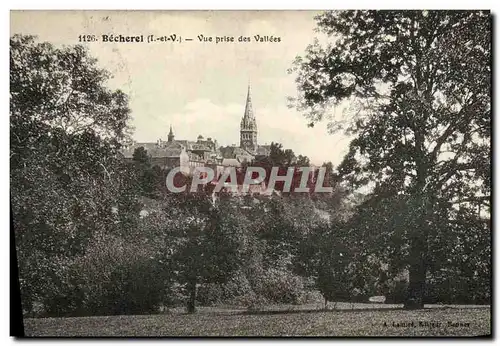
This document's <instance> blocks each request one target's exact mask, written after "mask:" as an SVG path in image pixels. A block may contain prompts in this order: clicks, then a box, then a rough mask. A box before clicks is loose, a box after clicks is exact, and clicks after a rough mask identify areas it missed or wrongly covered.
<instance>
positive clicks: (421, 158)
mask: <svg viewBox="0 0 500 346" xmlns="http://www.w3.org/2000/svg"><path fill="white" fill-rule="evenodd" d="M317 23H318V27H319V30H321V31H322V32H323V33H325V34H326V35H328V37H329V38H330V40H331V41H330V43H329V44H328V45H326V46H323V45H321V44H320V43H319V42H315V43H314V44H313V45H310V46H309V47H308V48H307V51H306V54H305V55H304V56H303V57H298V58H297V60H296V61H295V64H294V69H293V70H294V71H296V72H297V73H298V77H297V83H298V89H299V97H298V99H297V100H296V106H297V107H298V109H299V110H301V111H304V112H305V116H306V117H308V119H309V120H310V121H311V125H314V124H315V123H316V122H318V121H321V120H322V119H324V118H325V115H326V117H327V118H329V120H330V125H331V128H332V129H333V130H334V131H336V130H344V131H345V132H347V133H348V134H351V135H354V136H355V138H354V140H353V141H352V142H351V144H350V150H349V153H348V154H347V155H346V157H345V158H344V161H343V162H342V164H341V165H340V167H338V173H339V175H340V176H342V177H343V178H344V181H345V182H349V183H350V184H351V186H352V187H353V188H357V187H360V186H367V185H368V186H371V189H372V193H371V195H370V199H372V201H371V202H369V203H370V204H371V205H372V206H373V208H372V209H371V217H372V219H371V221H377V222H376V223H377V224H379V228H377V229H378V230H379V235H380V237H379V238H378V239H385V238H387V237H389V238H391V237H392V238H393V239H392V240H391V242H389V243H385V244H384V245H390V247H392V249H393V250H395V251H393V252H394V253H396V252H397V253H400V254H401V255H402V258H401V260H400V261H399V265H400V266H402V267H408V268H409V278H410V280H409V288H408V290H409V292H408V300H407V302H406V307H422V306H423V297H424V294H425V281H426V276H427V274H428V269H429V267H430V266H431V265H432V264H431V263H430V262H431V261H432V260H433V259H432V253H430V252H429V250H428V249H429V246H430V245H431V243H432V241H433V239H438V238H440V237H439V234H443V232H444V230H445V229H446V227H447V226H448V225H449V224H450V223H454V222H456V221H457V220H458V217H457V213H456V210H457V209H462V210H464V209H468V210H475V209H477V208H478V206H481V210H482V212H481V213H478V212H475V213H468V218H469V219H470V218H476V219H482V218H489V208H490V203H489V202H490V184H491V180H490V133H491V120H490V119H491V107H490V91H491V89H490V88H491V85H490V81H491V67H490V66H491V65H490V60H491V37H490V30H491V18H490V15H489V13H487V12H484V11H334V12H326V13H323V14H321V15H319V16H318V17H317ZM341 102H344V104H345V103H350V105H351V107H350V108H349V109H348V112H347V116H345V117H344V119H341V120H339V119H334V118H332V117H329V116H328V109H329V108H330V107H331V105H334V104H339V103H341ZM384 200H386V202H383V201H384ZM401 204H403V205H404V206H403V207H400V206H401ZM377 205H378V206H379V207H377ZM382 205H385V206H388V205H398V207H397V208H395V209H393V212H392V213H397V214H395V215H391V214H392V213H385V212H381V209H380V208H381V206H382ZM440 208H444V209H440ZM379 214H380V215H382V214H383V215H385V216H386V218H385V219H379V220H373V217H374V216H375V215H377V216H378V215H379ZM438 214H441V215H438ZM443 214H445V215H444V216H445V217H443ZM365 215H368V214H367V211H366V212H365ZM364 220H365V221H366V222H368V223H367V227H369V223H370V222H371V221H368V218H365V219H364ZM379 221H380V222H379ZM482 222H483V223H485V222H486V223H487V222H488V221H487V220H486V221H484V220H483V221H482ZM361 228H364V229H366V227H365V226H363V227H360V229H361ZM479 232H487V230H485V229H484V228H481V230H480V231H479ZM383 233H385V234H383ZM395 238H398V239H399V240H400V241H396V240H395ZM372 240H373V241H372V243H371V244H372V245H373V244H378V245H382V242H380V241H379V242H376V239H375V240H374V239H372ZM374 242H375V243H374ZM378 248H381V246H378ZM396 250H397V251H396ZM487 260H489V259H487Z"/></svg>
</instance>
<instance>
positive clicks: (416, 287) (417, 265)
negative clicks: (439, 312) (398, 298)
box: [404, 255, 427, 309]
mask: <svg viewBox="0 0 500 346" xmlns="http://www.w3.org/2000/svg"><path fill="white" fill-rule="evenodd" d="M417 256H418V257H417V258H416V259H415V260H414V261H413V263H412V264H410V273H409V274H410V275H409V276H410V280H409V285H408V294H407V296H406V299H405V303H404V308H405V309H423V308H424V298H425V278H426V274H427V273H426V268H425V263H424V259H423V256H421V255H417Z"/></svg>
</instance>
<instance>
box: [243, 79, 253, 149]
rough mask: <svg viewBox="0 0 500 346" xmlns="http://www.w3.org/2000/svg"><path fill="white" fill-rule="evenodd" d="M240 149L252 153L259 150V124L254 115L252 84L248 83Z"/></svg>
mask: <svg viewBox="0 0 500 346" xmlns="http://www.w3.org/2000/svg"><path fill="white" fill-rule="evenodd" d="M240 147H241V148H243V149H245V150H247V151H249V152H251V153H253V152H255V151H256V150H257V122H256V121H255V116H254V114H253V107H252V95H251V90H250V83H248V92H247V102H246V104H245V113H244V115H243V119H241V125H240Z"/></svg>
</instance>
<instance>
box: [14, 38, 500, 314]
mask: <svg viewBox="0 0 500 346" xmlns="http://www.w3.org/2000/svg"><path fill="white" fill-rule="evenodd" d="M10 46H11V49H10V63H11V70H10V96H11V98H10V106H11V113H10V118H11V122H10V126H11V129H10V140H11V149H10V165H11V175H10V179H11V208H12V212H13V225H14V231H15V242H16V249H17V258H18V266H19V281H20V286H21V298H22V304H23V311H24V313H25V314H27V315H30V316H75V315H108V314H146V313H156V312H159V311H160V309H161V308H163V307H169V306H179V305H182V306H185V307H186V309H187V311H189V312H194V311H195V307H196V305H200V304H201V305H210V304H231V305H238V306H246V307H249V308H258V307H259V306H262V305H263V304H269V303H290V304H300V303H303V302H305V301H307V300H308V299H311V296H314V292H318V291H319V292H320V293H321V295H322V296H323V298H324V299H325V300H326V301H332V302H336V301H367V300H368V298H369V297H370V296H375V295H385V296H386V297H387V299H388V302H397V303H399V302H403V301H404V299H405V298H406V294H407V285H408V283H407V280H408V277H407V268H408V263H409V258H410V256H411V254H410V253H409V252H408V243H409V242H410V241H411V238H409V236H411V233H408V232H406V229H407V227H408V225H409V219H408V218H406V219H403V218H401V217H400V216H401V215H412V214H411V213H410V212H409V211H413V210H415V209H416V205H417V204H415V203H416V202H415V200H413V199H411V198H410V197H408V196H407V195H396V196H393V197H391V198H382V197H383V196H384V194H383V193H381V192H379V191H377V190H375V192H374V193H372V194H370V195H360V194H356V193H355V192H354V190H353V189H352V188H350V186H349V185H348V184H346V183H345V181H344V180H342V176H341V175H339V174H336V173H335V172H334V171H333V167H332V165H331V164H326V168H327V170H328V172H330V173H329V174H330V175H329V177H330V178H329V183H331V184H332V186H334V187H335V188H334V190H333V192H332V193H331V194H300V195H297V194H290V195H280V194H273V195H271V196H259V195H254V196H249V195H246V196H239V197H235V196H232V195H230V194H228V193H226V192H224V191H222V192H221V193H220V194H218V195H217V197H216V198H214V197H213V196H212V194H211V192H210V191H207V190H204V191H199V192H198V193H195V194H175V193H165V191H164V184H165V176H166V174H167V172H165V171H162V170H161V169H160V168H159V167H154V166H152V165H151V164H150V161H149V156H148V154H147V152H146V151H144V150H142V151H140V150H139V151H137V152H136V154H135V155H134V159H133V160H132V161H131V162H128V163H127V162H125V161H124V160H122V158H121V156H120V154H119V149H120V145H121V143H123V142H124V141H126V140H127V132H128V129H127V127H126V124H127V121H128V120H129V116H130V110H129V108H128V101H127V97H126V95H124V94H123V93H121V92H120V91H112V90H109V89H108V88H107V87H106V86H105V85H106V80H107V78H108V75H107V73H106V71H103V70H101V69H99V68H98V67H97V65H96V61H95V60H93V59H92V58H90V57H89V55H88V53H87V51H86V50H85V49H84V48H82V47H81V46H75V47H63V48H56V47H54V46H52V45H50V44H48V43H37V42H36V41H35V39H34V38H33V37H26V36H14V37H12V38H11V41H10ZM273 148H274V149H273V150H272V154H271V156H270V158H269V160H270V162H268V163H263V164H268V165H278V166H282V167H287V166H289V165H293V164H297V161H298V160H300V161H302V163H304V164H305V163H308V159H307V158H306V157H303V156H299V157H298V158H295V154H294V153H293V152H291V151H286V150H283V148H282V147H281V146H280V145H277V144H276V145H274V146H273ZM417 202H418V203H420V201H417ZM438 202H442V203H443V205H441V206H440V207H439V208H436V209H435V211H436V212H435V214H433V218H432V220H433V222H434V227H435V229H434V232H433V233H431V235H430V236H429V237H428V243H427V246H428V248H429V254H430V256H428V257H427V258H426V260H427V263H426V266H427V268H428V273H427V277H426V282H427V289H426V296H425V299H426V301H427V302H432V303H436V302H441V303H487V302H489V300H490V272H491V263H490V256H489V252H490V251H491V250H490V243H489V240H490V239H489V229H488V225H487V223H485V221H484V220H483V219H482V218H480V217H476V215H475V214H471V213H469V212H468V211H467V210H462V211H461V212H460V213H454V214H453V215H451V214H450V213H449V210H450V206H449V205H446V204H445V202H444V201H438ZM436 203H437V202H436ZM418 205H420V204H418ZM450 215H451V216H450Z"/></svg>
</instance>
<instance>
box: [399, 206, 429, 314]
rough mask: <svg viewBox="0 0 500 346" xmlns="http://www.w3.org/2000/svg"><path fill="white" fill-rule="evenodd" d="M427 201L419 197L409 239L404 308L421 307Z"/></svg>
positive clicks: (422, 302)
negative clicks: (408, 261)
mask: <svg viewBox="0 0 500 346" xmlns="http://www.w3.org/2000/svg"><path fill="white" fill-rule="evenodd" d="M427 207H428V205H427V203H425V201H424V200H422V199H420V198H419V202H418V207H417V208H418V209H417V212H416V214H415V215H416V218H415V227H414V229H413V234H412V235H411V240H410V268H409V284H408V292H407V295H406V299H405V304H404V307H405V309H423V307H424V299H425V295H426V293H425V292H426V277H427V238H428V231H429V228H428V226H427V216H428V215H429V213H428V212H427Z"/></svg>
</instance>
